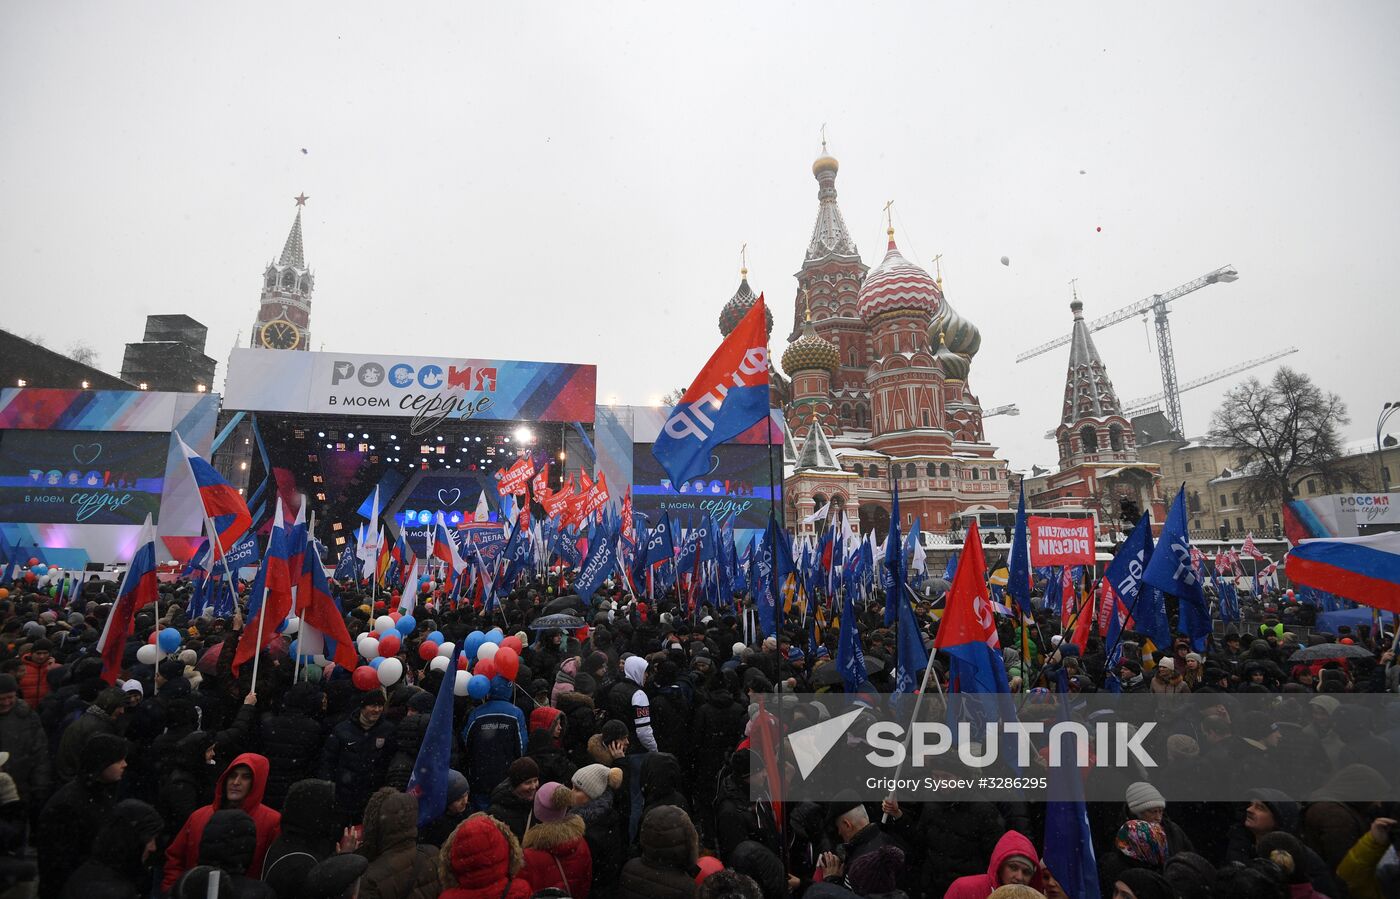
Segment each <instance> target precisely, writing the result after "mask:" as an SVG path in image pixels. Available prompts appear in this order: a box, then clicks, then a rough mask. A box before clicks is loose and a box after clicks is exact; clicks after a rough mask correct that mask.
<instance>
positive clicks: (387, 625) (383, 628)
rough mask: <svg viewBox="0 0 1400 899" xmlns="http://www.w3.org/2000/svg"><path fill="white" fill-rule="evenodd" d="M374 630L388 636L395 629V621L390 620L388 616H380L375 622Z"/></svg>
mask: <svg viewBox="0 0 1400 899" xmlns="http://www.w3.org/2000/svg"><path fill="white" fill-rule="evenodd" d="M374 629H375V630H377V631H379V632H380V633H381V634H387V633H389V631H391V630H393V629H394V619H392V618H390V617H389V616H388V615H380V616H379V617H378V618H376V619H375V621H374Z"/></svg>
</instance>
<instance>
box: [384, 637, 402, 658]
mask: <svg viewBox="0 0 1400 899" xmlns="http://www.w3.org/2000/svg"><path fill="white" fill-rule="evenodd" d="M402 648H403V640H402V639H401V638H400V637H399V635H398V634H385V635H384V636H382V637H380V638H379V654H380V655H381V656H383V657H384V658H386V659H387V658H389V657H390V656H396V655H398V654H399V650H400V649H402Z"/></svg>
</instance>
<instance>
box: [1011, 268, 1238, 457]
mask: <svg viewBox="0 0 1400 899" xmlns="http://www.w3.org/2000/svg"><path fill="white" fill-rule="evenodd" d="M1239 277H1240V274H1239V272H1237V271H1235V267H1234V266H1233V265H1226V266H1221V267H1220V268H1218V269H1216V270H1215V271H1213V272H1210V273H1208V274H1205V275H1202V276H1201V277H1199V278H1197V279H1196V280H1194V281H1188V282H1187V283H1185V284H1182V285H1179V286H1177V287H1173V288H1172V289H1171V290H1168V291H1167V292H1166V293H1158V294H1153V295H1152V296H1150V297H1148V298H1146V299H1144V300H1139V301H1138V302H1136V303H1133V304H1132V305H1131V306H1124V307H1123V308H1122V309H1119V310H1117V311H1116V312H1110V313H1109V314H1108V315H1105V316H1103V317H1102V318H1096V319H1094V320H1093V321H1091V322H1089V323H1088V328H1089V330H1090V331H1091V332H1092V331H1102V330H1103V329H1104V328H1107V327H1108V326H1109V325H1116V324H1118V323H1119V322H1121V321H1127V320H1128V319H1130V318H1132V317H1133V316H1135V315H1144V316H1145V315H1146V314H1147V313H1148V312H1149V311H1150V312H1152V314H1153V317H1154V319H1155V321H1156V324H1157V360H1158V362H1159V363H1160V365H1161V369H1162V397H1163V399H1165V400H1166V403H1167V410H1166V412H1167V420H1168V421H1169V422H1170V423H1171V426H1172V431H1173V432H1175V434H1176V435H1177V436H1178V437H1179V436H1181V433H1182V421H1181V388H1180V387H1179V386H1178V385H1177V383H1176V355H1175V354H1174V353H1173V352H1172V331H1171V324H1170V322H1169V321H1168V319H1167V314H1168V312H1169V311H1170V310H1169V309H1168V308H1167V304H1168V303H1170V302H1171V301H1172V300H1179V299H1181V298H1182V297H1184V296H1186V295H1187V294H1188V293H1192V292H1194V291H1197V290H1200V289H1201V288H1202V287H1206V286H1208V285H1211V284H1216V283H1225V284H1228V283H1230V282H1231V281H1237V280H1239ZM1070 339H1071V335H1069V334H1066V335H1065V336H1064V337H1060V338H1058V339H1056V340H1052V341H1050V342H1049V343H1043V344H1041V345H1040V346H1038V347H1035V348H1033V349H1029V350H1027V351H1026V352H1024V353H1022V354H1021V355H1019V356H1017V357H1016V361H1017V362H1025V361H1026V360H1027V359H1033V358H1035V357H1036V356H1039V355H1041V354H1042V353H1048V352H1049V351H1050V350H1053V349H1055V348H1056V347H1062V346H1065V345H1067V344H1068V343H1069V342H1070Z"/></svg>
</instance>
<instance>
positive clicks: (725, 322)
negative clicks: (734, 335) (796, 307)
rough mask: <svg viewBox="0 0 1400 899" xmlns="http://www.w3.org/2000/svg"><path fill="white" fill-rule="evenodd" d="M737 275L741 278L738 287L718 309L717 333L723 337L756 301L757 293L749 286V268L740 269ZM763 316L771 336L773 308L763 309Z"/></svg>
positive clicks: (737, 323)
mask: <svg viewBox="0 0 1400 899" xmlns="http://www.w3.org/2000/svg"><path fill="white" fill-rule="evenodd" d="M739 276H740V278H742V280H741V281H740V282H739V289H738V290H736V291H734V296H732V297H730V298H729V302H727V303H725V304H724V308H723V309H721V310H720V311H719V333H720V334H722V335H724V336H725V337H728V336H729V332H730V331H733V330H734V329H735V328H737V327H739V322H741V321H743V320H744V316H745V315H748V313H749V310H750V309H752V308H753V304H754V303H756V302H758V294H756V293H754V292H753V288H752V287H750V286H749V270H748V269H746V268H745V269H741V270H740V271H739ZM763 317H764V319H766V321H765V324H767V326H768V332H767V333H768V336H769V337H772V336H773V310H772V309H764V310H763Z"/></svg>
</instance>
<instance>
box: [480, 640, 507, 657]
mask: <svg viewBox="0 0 1400 899" xmlns="http://www.w3.org/2000/svg"><path fill="white" fill-rule="evenodd" d="M500 648H501V647H499V646H497V645H496V644H495V643H483V644H481V648H480V649H478V650H477V651H476V657H477V658H478V659H494V658H495V657H496V650H498V649H500Z"/></svg>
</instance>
